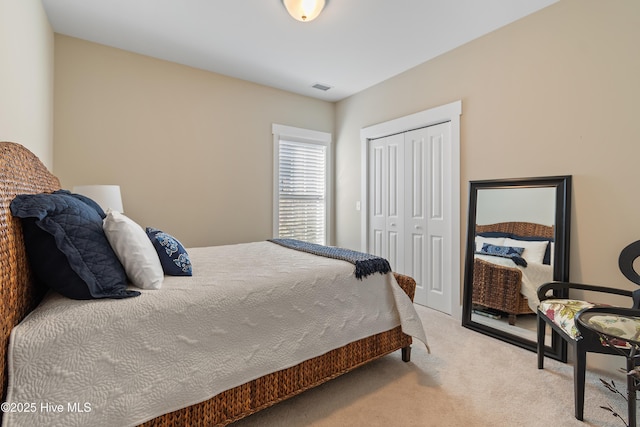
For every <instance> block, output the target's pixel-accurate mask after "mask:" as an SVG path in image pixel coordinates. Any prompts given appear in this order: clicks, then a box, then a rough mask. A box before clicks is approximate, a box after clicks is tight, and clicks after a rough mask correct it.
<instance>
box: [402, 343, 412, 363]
mask: <svg viewBox="0 0 640 427" xmlns="http://www.w3.org/2000/svg"><path fill="white" fill-rule="evenodd" d="M402 361H403V362H409V361H411V346H410V345H408V346H406V347H402Z"/></svg>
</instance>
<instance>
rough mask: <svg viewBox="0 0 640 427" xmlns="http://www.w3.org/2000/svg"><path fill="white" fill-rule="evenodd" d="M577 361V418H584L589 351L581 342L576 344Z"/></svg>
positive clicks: (575, 383) (575, 369)
mask: <svg viewBox="0 0 640 427" xmlns="http://www.w3.org/2000/svg"><path fill="white" fill-rule="evenodd" d="M574 348H575V361H574V365H573V393H574V395H575V413H576V419H578V420H580V421H582V420H583V419H584V378H585V371H586V369H587V353H586V351H585V350H584V349H583V348H582V347H581V346H580V343H579V342H576V344H575V345H574Z"/></svg>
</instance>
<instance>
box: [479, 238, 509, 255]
mask: <svg viewBox="0 0 640 427" xmlns="http://www.w3.org/2000/svg"><path fill="white" fill-rule="evenodd" d="M485 243H488V244H490V245H494V246H505V244H504V237H482V236H476V252H478V251H479V250H480V249H482V245H484V244H485Z"/></svg>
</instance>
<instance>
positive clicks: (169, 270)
mask: <svg viewBox="0 0 640 427" xmlns="http://www.w3.org/2000/svg"><path fill="white" fill-rule="evenodd" d="M146 232H147V236H149V239H151V243H153V247H154V248H155V250H156V252H157V253H158V258H160V264H162V270H163V271H164V274H167V275H169V276H191V275H192V274H193V270H192V268H191V260H190V259H189V254H188V253H187V251H186V250H185V248H184V246H182V243H180V242H179V241H178V239H176V238H175V237H173V236H171V235H169V234H167V233H165V232H164V231H162V230H158V229H157V228H153V227H147V229H146Z"/></svg>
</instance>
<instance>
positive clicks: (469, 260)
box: [462, 175, 571, 362]
mask: <svg viewBox="0 0 640 427" xmlns="http://www.w3.org/2000/svg"><path fill="white" fill-rule="evenodd" d="M536 187H554V188H555V189H556V213H555V225H554V226H555V237H554V239H555V251H554V260H553V265H554V268H553V280H554V281H559V282H568V281H569V243H570V229H571V175H563V176H550V177H537V178H517V179H496V180H482V181H469V213H468V223H467V246H466V256H465V273H464V297H463V303H462V326H464V327H466V328H469V329H472V330H474V331H477V332H480V333H482V334H485V335H489V336H491V337H494V338H497V339H500V340H502V341H506V342H508V343H511V344H514V345H517V346H519V347H522V348H525V349H527V350H531V351H533V352H535V351H536V342H535V341H533V340H529V339H527V338H524V337H521V336H518V335H514V334H510V333H508V332H505V331H502V330H499V329H495V328H492V327H490V326H487V325H485V324H482V323H478V322H474V321H473V320H472V319H471V310H472V301H471V292H472V289H471V286H472V284H473V260H474V252H475V230H476V210H477V209H476V204H477V201H478V191H479V190H483V189H507V188H514V189H517V188H536ZM554 295H555V296H557V297H559V298H566V297H567V292H566V290H564V291H562V292H557V293H554ZM545 356H548V357H551V358H553V359H556V360H560V361H562V362H566V361H567V343H566V342H565V341H564V340H562V338H560V336H559V335H558V333H557V332H555V331H552V333H551V346H548V345H546V346H545Z"/></svg>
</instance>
